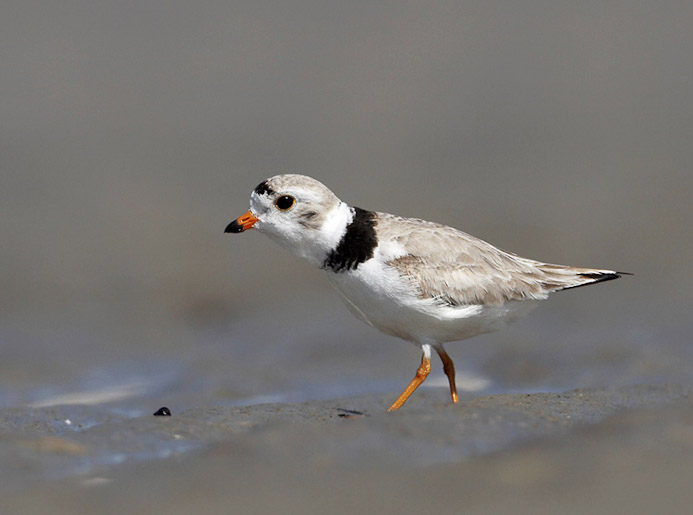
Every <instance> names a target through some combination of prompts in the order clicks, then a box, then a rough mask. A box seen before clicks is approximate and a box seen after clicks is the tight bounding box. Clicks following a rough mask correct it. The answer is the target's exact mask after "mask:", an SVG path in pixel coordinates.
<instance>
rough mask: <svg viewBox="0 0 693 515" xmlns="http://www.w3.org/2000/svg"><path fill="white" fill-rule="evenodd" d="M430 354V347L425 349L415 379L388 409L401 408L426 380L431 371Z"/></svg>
mask: <svg viewBox="0 0 693 515" xmlns="http://www.w3.org/2000/svg"><path fill="white" fill-rule="evenodd" d="M427 351H428V352H427ZM430 355H431V351H430V349H424V353H423V356H421V366H420V367H419V368H418V370H417V371H416V376H414V379H412V381H411V383H409V386H407V388H406V389H405V390H404V391H403V392H402V394H401V395H400V396H399V397H397V400H396V401H395V402H393V403H392V406H390V407H389V408H387V411H395V410H398V409H400V408H401V407H402V404H404V403H405V402H406V401H407V399H408V398H409V396H411V394H412V393H414V390H416V389H417V388H418V387H419V386H420V385H421V383H423V382H424V380H425V379H426V376H428V374H429V373H430V372H431V357H430ZM448 359H449V358H448Z"/></svg>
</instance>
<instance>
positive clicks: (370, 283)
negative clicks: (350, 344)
mask: <svg viewBox="0 0 693 515" xmlns="http://www.w3.org/2000/svg"><path fill="white" fill-rule="evenodd" d="M249 229H256V230H257V231H259V232H260V233H263V234H265V235H266V236H268V237H269V238H270V239H271V240H273V241H274V242H276V243H278V244H279V245H280V246H282V247H284V248H285V249H287V250H288V251H289V252H290V253H292V254H294V255H295V256H298V257H300V258H304V259H306V260H307V261H308V262H310V263H312V264H313V265H315V266H317V267H318V268H319V269H321V270H322V271H323V272H324V274H325V275H326V277H327V279H328V281H329V282H330V283H331V284H332V285H333V286H334V287H335V289H336V290H337V291H338V292H339V294H340V295H341V297H342V300H343V301H344V303H345V304H346V306H347V308H348V309H349V310H350V311H351V312H352V313H353V314H354V315H355V316H356V317H357V318H358V319H360V320H362V321H363V322H365V323H366V324H368V325H370V326H372V327H374V328H376V329H379V330H380V331H382V332H383V333H385V334H388V335H391V336H395V337H398V338H401V339H403V340H406V341H409V342H411V343H413V344H414V345H416V346H418V347H419V348H420V350H421V353H422V356H421V364H420V365H419V367H418V368H417V370H416V374H415V376H414V379H413V380H412V381H411V382H410V383H409V385H408V386H407V387H406V388H405V389H404V391H403V392H402V393H401V394H400V395H399V397H398V398H397V399H396V400H395V401H394V402H393V403H392V405H391V406H390V407H389V408H388V410H389V411H395V410H398V409H399V408H400V407H402V405H403V404H404V403H405V402H406V401H407V399H408V398H409V397H410V396H411V394H412V393H413V392H414V391H415V390H416V389H417V388H418V387H419V386H420V385H421V384H422V383H423V382H424V380H425V379H426V377H427V376H428V374H429V373H430V371H431V353H432V351H436V353H437V354H438V356H439V357H440V359H441V361H442V363H443V371H444V373H445V375H446V376H447V378H448V383H449V386H450V396H451V399H452V402H453V403H457V402H458V400H459V396H458V394H457V388H456V384H455V366H454V363H453V361H452V359H451V358H450V356H449V355H448V354H447V352H446V351H445V349H444V347H443V345H444V344H445V343H448V342H455V341H461V340H465V339H467V338H471V337H473V336H476V335H479V334H483V333H489V332H492V331H496V330H498V329H500V328H502V327H503V326H504V325H505V324H506V323H508V322H512V321H514V320H516V319H518V318H520V317H522V316H524V315H526V314H527V313H528V312H529V311H530V310H531V309H532V308H534V307H535V306H536V304H537V303H538V301H540V300H544V299H546V298H547V297H548V295H549V293H553V292H556V291H560V290H568V289H571V288H577V287H579V286H585V285H588V284H595V283H600V282H604V281H609V280H612V279H617V278H619V277H621V276H622V275H624V274H628V273H627V272H617V271H614V270H604V269H595V268H579V267H572V266H565V265H557V264H550V263H544V262H541V261H535V260H533V259H528V258H524V257H520V256H518V255H516V254H513V253H510V252H506V251H504V250H501V249H499V248H496V247H494V246H493V245H491V244H490V243H487V242H485V241H484V240H481V239H479V238H476V237H474V236H471V235H469V234H467V233H464V232H462V231H460V230H457V229H454V228H452V227H449V226H446V225H441V224H438V223H435V222H428V221H425V220H421V219H417V218H405V217H402V216H397V215H392V214H388V213H383V212H378V211H369V210H366V209H361V208H359V207H354V206H350V205H349V204H347V203H345V202H343V201H342V200H340V199H339V198H338V197H337V196H336V195H335V194H334V193H333V192H332V191H331V190H330V189H328V188H327V187H326V186H325V185H323V184H322V183H321V182H319V181H318V180H316V179H313V178H311V177H308V176H305V175H297V174H282V175H276V176H274V177H270V178H268V179H266V180H264V181H262V182H261V183H260V184H258V186H257V187H255V189H254V190H253V191H252V192H251V195H250V209H249V210H248V211H247V212H246V213H245V214H243V215H242V216H240V217H238V218H237V219H235V220H233V221H232V222H231V223H229V224H228V225H227V226H226V229H225V231H224V232H225V233H242V232H245V231H247V230H249Z"/></svg>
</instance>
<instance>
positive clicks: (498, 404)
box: [0, 385, 693, 514]
mask: <svg viewBox="0 0 693 515" xmlns="http://www.w3.org/2000/svg"><path fill="white" fill-rule="evenodd" d="M692 393H693V387H691V386H690V385H640V386H632V387H623V388H613V389H602V390H575V391H570V392H565V393H558V394H554V393H551V394H514V395H492V396H485V397H478V398H476V399H472V400H469V401H468V402H463V403H462V404H460V405H456V406H455V405H451V404H449V402H448V400H447V395H446V392H445V390H444V389H442V388H441V389H438V388H436V389H424V390H422V391H420V392H417V394H416V395H415V396H414V397H412V399H411V400H410V402H408V403H407V404H406V405H405V407H404V408H403V409H402V410H400V411H399V412H396V413H387V412H386V411H385V408H386V407H387V405H388V403H389V401H390V398H389V397H385V396H358V397H350V398H342V399H335V400H328V401H320V402H308V403H301V404H261V405H256V406H249V407H235V408H231V407H228V408H220V407H210V408H195V409H191V410H188V411H185V412H182V413H175V412H174V413H173V416H171V417H154V416H151V415H147V416H142V417H137V418H126V417H117V416H115V415H112V414H110V415H108V416H105V415H104V413H103V412H101V413H99V410H102V409H103V408H99V407H84V406H83V407H78V406H63V407H52V408H38V409H24V408H21V409H20V408H15V409H4V410H2V412H1V415H2V416H1V417H0V420H2V422H1V424H2V434H3V437H2V439H1V440H0V452H1V454H2V456H3V461H4V462H5V464H6V465H9V466H4V467H3V469H2V470H3V472H2V474H3V478H2V485H3V486H2V490H3V494H2V501H1V502H0V507H2V512H3V513H20V512H21V513H47V512H51V513H96V512H99V513H125V512H128V513H135V512H136V513H145V514H146V513H162V512H165V513H195V512H203V513H232V512H233V513H240V512H244V513H279V512H281V513H326V512H330V513H353V512H355V511H363V512H370V513H372V512H381V513H413V512H436V513H499V512H510V511H512V512H514V513H558V512H560V513H613V512H623V513H626V512H627V513H653V512H662V513H689V512H690V506H691V503H693V491H692V490H691V488H690V478H691V477H693V396H692V395H691V394H692ZM97 419H98V420H99V423H98V424H97V425H94V426H92V427H87V426H88V424H89V420H92V421H93V420H97ZM66 420H69V421H70V423H69V424H66V422H65V421H66ZM80 426H81V427H80Z"/></svg>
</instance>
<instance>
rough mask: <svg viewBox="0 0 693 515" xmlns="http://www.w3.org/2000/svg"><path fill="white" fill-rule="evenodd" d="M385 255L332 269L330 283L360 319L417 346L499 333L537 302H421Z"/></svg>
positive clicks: (376, 255)
mask: <svg viewBox="0 0 693 515" xmlns="http://www.w3.org/2000/svg"><path fill="white" fill-rule="evenodd" d="M388 254H389V253H388ZM380 256H381V254H380V253H379V252H378V251H376V253H375V256H374V257H373V259H369V260H368V261H366V262H364V263H361V264H360V265H359V266H358V268H357V269H356V270H349V271H345V272H341V273H335V272H332V271H330V270H328V271H326V273H327V276H328V279H329V281H330V283H332V285H333V286H334V287H335V288H336V289H337V291H339V293H340V294H341V296H342V298H343V300H344V302H345V303H346V305H347V307H348V308H349V309H350V311H351V312H352V313H353V314H354V315H356V317H357V318H359V319H360V320H362V321H364V322H366V323H367V324H369V325H371V326H373V327H376V328H377V329H379V330H381V331H382V332H384V333H386V334H389V335H392V336H397V337H399V338H402V339H404V340H408V341H411V342H413V343H415V344H417V345H419V344H421V343H436V342H437V343H445V342H450V341H458V340H464V339H466V338H471V337H472V336H475V335H477V334H482V333H488V332H491V331H495V330H498V329H500V328H501V327H502V326H503V325H504V322H507V321H510V320H513V319H516V318H519V317H520V316H524V315H525V314H526V313H527V312H529V311H530V310H531V309H532V308H533V307H534V306H535V304H536V303H535V302H532V301H521V302H517V301H513V302H506V303H505V304H502V305H500V306H482V305H471V306H457V307H453V306H446V305H442V304H440V303H438V302H436V301H434V300H433V299H423V298H421V297H420V296H419V295H418V294H417V291H416V288H415V287H413V286H412V284H411V283H409V282H408V280H407V279H406V278H404V277H402V276H400V275H399V274H398V272H397V270H396V269H394V268H392V267H390V266H387V265H386V264H385V262H384V261H383V260H382V259H381V258H380Z"/></svg>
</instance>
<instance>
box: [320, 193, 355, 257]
mask: <svg viewBox="0 0 693 515" xmlns="http://www.w3.org/2000/svg"><path fill="white" fill-rule="evenodd" d="M353 219H354V210H353V208H351V207H349V206H348V205H347V204H345V203H344V202H339V204H337V205H336V206H335V207H334V208H333V209H332V210H331V211H330V212H329V213H327V215H326V216H325V221H324V222H323V224H322V226H321V227H320V240H321V241H320V244H321V247H322V248H323V249H324V250H325V253H329V252H331V251H333V250H334V249H336V248H337V245H339V242H340V241H341V239H342V237H343V236H344V233H346V230H347V226H348V225H349V224H350V223H351V221H352V220H353Z"/></svg>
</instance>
